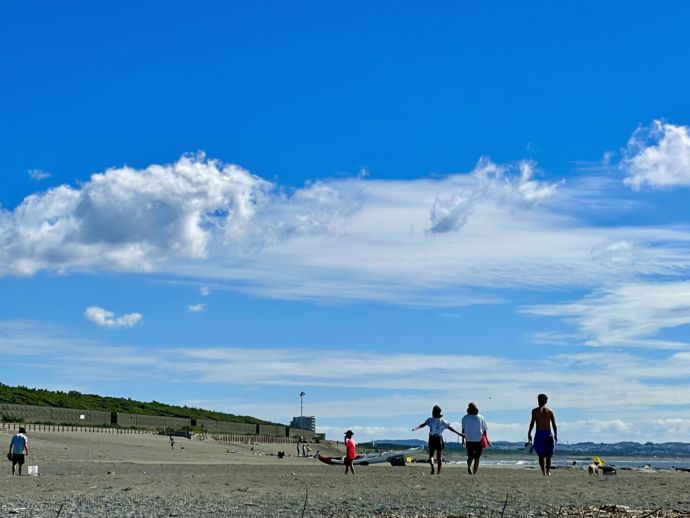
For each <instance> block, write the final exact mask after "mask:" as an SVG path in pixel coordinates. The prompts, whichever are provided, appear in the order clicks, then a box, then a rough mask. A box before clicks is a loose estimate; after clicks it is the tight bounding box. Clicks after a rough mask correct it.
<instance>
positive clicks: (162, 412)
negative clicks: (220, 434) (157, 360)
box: [0, 383, 276, 424]
mask: <svg viewBox="0 0 690 518" xmlns="http://www.w3.org/2000/svg"><path fill="white" fill-rule="evenodd" d="M0 403H9V404H14V405H36V406H50V407H54V408H78V409H83V410H100V411H103V412H123V413H130V414H144V415H157V416H167V417H187V418H190V419H213V420H215V421H229V422H233V423H250V424H276V423H270V422H268V421H263V420H261V419H257V418H256V417H251V416H246V415H234V414H226V413H224V412H215V411H213V410H204V409H201V408H194V407H187V406H175V405H167V404H165V403H159V402H158V401H151V402H150V403H144V402H142V401H134V400H132V399H125V398H118V397H108V396H98V395H96V394H82V393H81V392H77V391H76V390H70V391H69V392H61V391H52V390H45V389H35V388H27V387H21V386H19V387H10V386H8V385H4V384H2V383H0Z"/></svg>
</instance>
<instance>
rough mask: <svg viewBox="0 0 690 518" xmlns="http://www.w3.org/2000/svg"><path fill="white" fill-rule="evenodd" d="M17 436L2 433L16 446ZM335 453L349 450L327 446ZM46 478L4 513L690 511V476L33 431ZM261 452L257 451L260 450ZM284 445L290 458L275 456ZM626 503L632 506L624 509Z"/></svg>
mask: <svg viewBox="0 0 690 518" xmlns="http://www.w3.org/2000/svg"><path fill="white" fill-rule="evenodd" d="M10 436H11V434H10V433H9V432H6V431H4V432H2V433H0V441H4V443H6V444H9V439H10ZM311 446H312V447H313V448H314V447H319V448H321V450H322V452H324V453H326V454H335V453H337V451H338V450H337V449H335V448H334V447H328V446H325V445H311ZM30 448H31V455H30V456H29V457H28V461H27V465H25V471H26V466H28V465H37V466H38V468H39V473H40V475H39V476H22V477H12V476H11V475H10V463H9V462H5V468H4V470H3V472H2V474H0V480H2V486H3V490H2V493H1V494H0V514H2V515H3V516H26V517H56V516H60V517H68V516H71V517H82V516H84V517H86V516H108V517H113V518H116V517H125V516H127V517H170V516H177V517H187V516H188V517H196V516H208V517H210V516H215V517H221V516H250V517H251V516H257V517H258V516H286V517H287V516H308V517H321V516H326V517H357V516H381V517H415V516H417V517H465V516H468V517H469V516H492V515H493V516H599V517H604V516H630V517H633V516H637V517H641V516H645V515H647V516H690V494H689V493H688V487H689V486H690V474H689V473H683V472H670V471H663V472H656V473H654V472H651V473H645V472H640V471H633V470H623V471H619V473H618V475H617V476H610V477H593V476H589V475H587V473H586V471H583V470H580V469H558V470H556V471H555V472H554V474H553V475H552V476H551V477H548V478H544V477H543V476H542V475H541V474H540V473H539V472H538V470H535V469H533V468H525V467H513V468H506V467H496V466H493V467H483V468H482V469H481V470H480V472H479V474H478V475H477V476H475V477H471V476H469V475H468V474H467V472H466V470H465V469H464V468H463V467H462V466H459V465H448V466H445V467H444V470H443V473H442V475H441V476H431V475H429V472H428V467H427V466H426V465H424V464H412V465H408V466H405V467H392V466H389V465H387V464H386V465H377V466H366V467H365V466H361V467H358V468H357V475H356V476H354V477H352V476H348V477H345V476H344V475H343V473H342V471H343V470H342V468H341V467H332V466H327V465H325V464H322V463H320V462H318V461H317V460H316V459H312V458H297V457H293V456H292V455H294V453H295V451H296V450H295V446H294V445H293V444H257V445H250V444H221V443H216V442H215V441H212V440H203V441H202V440H196V439H195V440H188V439H184V438H177V439H176V442H175V449H174V450H171V449H170V444H169V440H168V438H167V437H165V436H157V435H108V434H98V433H83V432H82V433H80V432H59V433H57V432H36V433H32V434H30ZM252 448H253V450H252ZM279 450H283V451H285V452H286V453H287V454H288V455H290V456H288V457H286V458H283V459H279V458H278V457H277V456H276V455H275V454H276V453H277V452H278V451H279ZM623 506H625V507H623ZM657 510H658V512H656V513H654V511H657Z"/></svg>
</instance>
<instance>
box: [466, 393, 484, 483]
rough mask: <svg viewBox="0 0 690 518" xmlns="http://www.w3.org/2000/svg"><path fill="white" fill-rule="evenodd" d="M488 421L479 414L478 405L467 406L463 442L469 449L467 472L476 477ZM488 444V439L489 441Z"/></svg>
mask: <svg viewBox="0 0 690 518" xmlns="http://www.w3.org/2000/svg"><path fill="white" fill-rule="evenodd" d="M486 429H487V428H486V420H485V419H484V416H483V415H481V414H480V413H479V409H478V408H477V405H475V404H474V403H469V404H468V405H467V415H465V417H463V418H462V433H464V434H465V437H464V438H463V440H462V442H463V444H464V445H465V448H467V472H468V473H469V474H470V475H475V474H476V473H477V470H478V469H479V458H480V457H481V456H482V436H483V435H485V434H486ZM487 443H488V439H487Z"/></svg>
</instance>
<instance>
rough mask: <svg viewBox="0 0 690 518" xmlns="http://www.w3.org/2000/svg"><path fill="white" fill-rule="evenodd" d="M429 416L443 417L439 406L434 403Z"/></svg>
mask: <svg viewBox="0 0 690 518" xmlns="http://www.w3.org/2000/svg"><path fill="white" fill-rule="evenodd" d="M431 417H443V414H442V413H441V407H440V406H438V405H434V408H432V409H431Z"/></svg>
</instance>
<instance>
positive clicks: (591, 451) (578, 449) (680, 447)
mask: <svg viewBox="0 0 690 518" xmlns="http://www.w3.org/2000/svg"><path fill="white" fill-rule="evenodd" d="M359 446H361V447H363V448H376V449H379V450H396V449H399V450H402V449H406V448H414V447H417V446H426V441H422V440H420V439H402V440H396V439H382V440H380V441H374V442H373V446H372V443H371V442H367V443H361V444H360V445H359ZM491 446H492V447H491V449H490V450H489V451H490V452H493V453H497V454H498V453H511V452H513V453H526V449H525V444H524V443H521V442H509V441H492V442H491ZM446 447H447V448H448V449H449V450H453V449H458V448H460V447H461V446H460V445H459V443H458V442H457V441H456V440H455V439H454V438H453V440H450V441H447V442H446ZM556 452H557V453H556V454H557V455H558V454H559V453H569V454H571V455H578V454H580V455H602V456H658V457H690V443H684V442H663V443H653V442H646V443H644V444H642V443H638V442H629V441H625V442H617V443H611V444H607V443H595V442H580V443H574V444H563V443H559V444H558V446H557V447H556Z"/></svg>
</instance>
